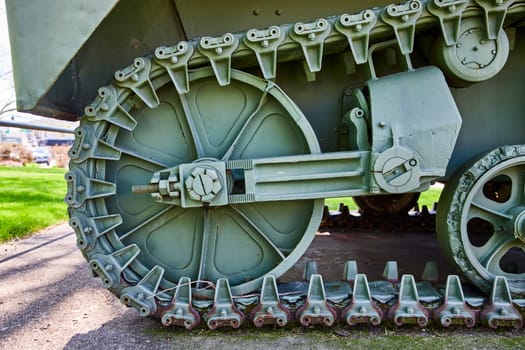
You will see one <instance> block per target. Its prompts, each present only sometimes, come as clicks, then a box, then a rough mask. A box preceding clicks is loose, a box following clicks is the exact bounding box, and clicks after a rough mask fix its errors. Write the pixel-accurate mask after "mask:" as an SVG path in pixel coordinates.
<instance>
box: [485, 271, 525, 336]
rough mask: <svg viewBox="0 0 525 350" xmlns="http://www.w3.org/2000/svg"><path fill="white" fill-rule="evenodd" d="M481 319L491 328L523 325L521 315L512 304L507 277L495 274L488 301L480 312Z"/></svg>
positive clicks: (519, 326) (517, 327)
mask: <svg viewBox="0 0 525 350" xmlns="http://www.w3.org/2000/svg"><path fill="white" fill-rule="evenodd" d="M481 319H482V321H483V322H484V323H485V324H488V325H489V327H491V328H498V327H501V326H512V327H514V328H516V329H519V328H521V327H523V317H522V316H521V314H520V313H519V312H518V310H516V308H515V307H514V305H513V302H512V297H511V295H510V290H509V285H508V283H507V278H505V277H504V276H496V278H495V279H494V284H493V285H492V293H491V295H490V303H489V305H488V306H487V307H486V308H485V309H484V310H483V312H482V313H481Z"/></svg>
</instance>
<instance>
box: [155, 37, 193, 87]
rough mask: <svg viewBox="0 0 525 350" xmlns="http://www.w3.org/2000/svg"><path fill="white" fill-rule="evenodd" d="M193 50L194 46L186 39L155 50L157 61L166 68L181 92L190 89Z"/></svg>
mask: <svg viewBox="0 0 525 350" xmlns="http://www.w3.org/2000/svg"><path fill="white" fill-rule="evenodd" d="M193 52H194V48H193V46H192V45H191V44H190V43H189V42H186V41H181V42H180V43H178V44H177V45H175V46H161V47H159V48H157V49H156V50H155V62H156V63H157V64H159V65H160V66H162V67H164V69H166V71H167V72H168V75H169V76H170V79H171V81H172V83H173V85H174V86H175V89H177V92H178V93H179V94H185V93H187V92H188V91H190V83H189V74H188V62H189V60H190V58H191V56H192V55H193Z"/></svg>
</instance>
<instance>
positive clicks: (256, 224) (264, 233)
mask: <svg viewBox="0 0 525 350" xmlns="http://www.w3.org/2000/svg"><path fill="white" fill-rule="evenodd" d="M249 207H251V206H249V205H245V206H240V205H232V206H231V208H232V209H233V211H234V212H236V213H237V215H240V216H241V217H242V218H243V219H244V220H245V221H246V222H248V223H249V224H250V226H251V227H252V228H253V229H254V230H255V231H256V232H257V233H258V235H259V237H261V238H263V239H264V241H265V242H266V243H267V244H268V246H269V247H271V249H273V251H274V252H275V253H277V255H279V257H280V258H281V259H282V260H284V259H285V258H286V257H285V256H284V253H283V251H285V249H282V248H279V247H277V246H276V245H275V243H274V241H273V240H272V239H271V238H270V237H271V236H275V235H277V234H278V232H277V231H276V230H275V229H274V228H273V227H271V226H270V225H268V224H267V222H266V221H263V220H257V216H250V214H248V213H247V211H246V210H244V209H243V208H246V209H247V208H249ZM252 213H253V212H252Z"/></svg>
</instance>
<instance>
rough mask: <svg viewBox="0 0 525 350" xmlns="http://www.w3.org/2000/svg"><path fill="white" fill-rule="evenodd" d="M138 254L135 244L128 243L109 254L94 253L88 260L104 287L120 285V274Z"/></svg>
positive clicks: (138, 250)
mask: <svg viewBox="0 0 525 350" xmlns="http://www.w3.org/2000/svg"><path fill="white" fill-rule="evenodd" d="M139 254H140V248H139V247H138V246H137V245H136V244H131V245H128V246H126V247H124V248H122V249H119V250H117V251H116V252H114V253H112V254H110V255H104V254H94V255H93V257H92V258H91V260H90V261H89V266H90V267H91V270H93V272H95V273H96V275H97V276H98V277H100V278H101V279H102V285H103V286H104V288H116V287H118V286H120V285H121V284H120V274H121V273H122V271H124V269H125V268H126V267H127V266H128V265H129V264H131V262H132V261H133V260H134V259H135V258H136V257H137V256H138V255H139Z"/></svg>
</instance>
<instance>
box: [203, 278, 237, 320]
mask: <svg viewBox="0 0 525 350" xmlns="http://www.w3.org/2000/svg"><path fill="white" fill-rule="evenodd" d="M206 318H207V320H208V322H207V325H208V328H209V329H217V328H219V327H232V328H239V327H240V326H241V323H242V321H244V315H243V313H242V312H240V311H239V310H238V309H237V307H235V304H234V303H233V299H232V293H231V289H230V284H229V283H228V279H227V278H219V279H218V280H217V286H216V289H215V296H214V299H213V307H212V308H211V310H210V311H209V312H208V313H207V314H206Z"/></svg>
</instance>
